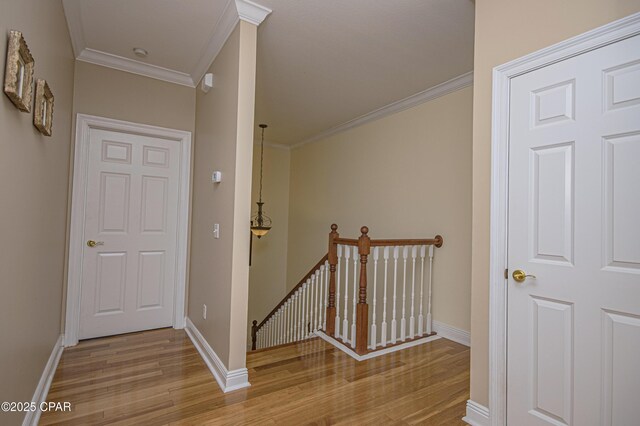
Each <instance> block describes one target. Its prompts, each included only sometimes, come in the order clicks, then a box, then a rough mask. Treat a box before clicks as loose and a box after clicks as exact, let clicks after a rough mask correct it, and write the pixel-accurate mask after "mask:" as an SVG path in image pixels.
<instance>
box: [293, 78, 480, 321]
mask: <svg viewBox="0 0 640 426" xmlns="http://www.w3.org/2000/svg"><path fill="white" fill-rule="evenodd" d="M471 106H472V89H471V87H468V88H465V89H462V90H459V91H456V92H454V93H451V94H449V95H446V96H444V97H441V98H438V99H435V100H433V101H431V102H427V103H424V104H422V105H419V106H417V107H414V108H411V109H409V110H406V111H402V112H399V113H396V114H393V115H391V116H388V117H385V118H382V119H380V120H376V121H374V122H371V123H368V124H365V125H363V126H360V127H357V128H354V129H350V130H348V131H345V132H342V133H339V134H336V135H333V136H331V137H328V138H326V139H323V140H321V141H318V142H314V143H310V144H307V145H303V146H301V147H299V148H295V149H293V150H292V153H291V178H290V185H291V190H290V210H289V245H288V247H289V250H288V262H287V270H288V273H287V282H288V286H289V288H290V287H291V286H293V285H294V284H295V283H296V282H297V280H299V279H300V278H302V276H303V275H304V274H305V273H306V272H308V271H309V269H310V268H311V267H312V266H313V265H314V264H315V263H316V262H317V261H318V260H319V259H320V258H321V257H322V256H323V255H324V254H325V253H326V252H327V241H328V240H327V239H328V233H329V226H330V225H331V223H332V222H335V223H337V224H338V225H339V232H340V234H341V236H343V237H351V238H354V237H358V236H359V229H360V227H361V226H362V225H367V226H369V229H370V232H369V236H370V237H371V238H420V237H422V238H427V237H433V236H434V235H436V234H438V233H439V234H442V235H443V236H444V241H445V243H444V246H443V247H442V248H441V249H439V250H438V251H437V252H436V259H435V266H434V290H433V303H434V306H433V317H434V319H435V320H438V321H442V322H445V323H447V324H449V325H451V326H454V327H458V328H461V329H463V330H469V321H470V318H469V315H470V280H471V276H470V273H471V272H470V271H471V267H470V264H471V118H472V109H471Z"/></svg>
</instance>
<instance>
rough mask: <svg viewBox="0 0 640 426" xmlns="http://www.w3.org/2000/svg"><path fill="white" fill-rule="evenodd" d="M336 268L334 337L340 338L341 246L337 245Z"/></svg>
mask: <svg viewBox="0 0 640 426" xmlns="http://www.w3.org/2000/svg"><path fill="white" fill-rule="evenodd" d="M337 251H338V266H337V268H336V324H335V328H336V330H335V336H336V337H340V263H341V261H340V259H341V258H342V246H341V245H339V244H338V249H337Z"/></svg>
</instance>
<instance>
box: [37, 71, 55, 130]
mask: <svg viewBox="0 0 640 426" xmlns="http://www.w3.org/2000/svg"><path fill="white" fill-rule="evenodd" d="M33 125H34V126H36V128H37V129H38V130H40V133H42V134H43V135H45V136H51V128H52V127H53V93H51V89H49V85H48V84H47V82H46V81H45V80H41V79H37V80H36V102H35V111H34V113H33Z"/></svg>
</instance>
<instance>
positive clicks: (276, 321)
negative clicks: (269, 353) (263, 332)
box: [273, 312, 280, 346]
mask: <svg viewBox="0 0 640 426" xmlns="http://www.w3.org/2000/svg"><path fill="white" fill-rule="evenodd" d="M273 326H274V327H273V346H277V345H278V330H279V329H280V316H279V315H278V312H276V314H275V318H274V322H273Z"/></svg>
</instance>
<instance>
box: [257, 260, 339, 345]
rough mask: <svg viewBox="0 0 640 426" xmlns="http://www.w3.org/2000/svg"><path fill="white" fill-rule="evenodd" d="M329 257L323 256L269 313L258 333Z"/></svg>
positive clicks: (258, 328)
mask: <svg viewBox="0 0 640 426" xmlns="http://www.w3.org/2000/svg"><path fill="white" fill-rule="evenodd" d="M328 256H329V255H328V254H325V255H324V256H322V259H320V260H319V261H318V263H316V265H315V266H314V267H313V268H311V270H310V271H309V272H308V273H307V274H306V275H305V276H304V278H302V279H301V280H300V282H299V283H298V284H297V285H296V286H295V287H293V288H292V289H291V291H290V292H289V293H287V295H286V296H285V297H284V298H283V299H282V300H281V301H280V303H278V304H277V305H276V307H275V308H273V310H272V311H271V312H269V315H267V316H266V317H265V318H264V319H263V320H262V322H261V323H260V324H259V325H258V327H257V328H256V329H255V330H256V333H257V332H258V330H260V329H261V328H262V326H263V325H265V324H266V322H267V321H269V318H271V317H272V316H273V315H274V314H275V313H276V312H277V311H278V309H280V307H281V306H282V305H284V304H285V302H286V301H287V300H289V298H290V297H291V296H293V294H294V293H295V292H296V290H298V289H299V288H300V287H302V285H303V284H304V283H305V282H307V280H308V279H309V278H311V276H312V275H313V274H315V272H316V270H318V268H320V267H321V266H322V265H324V263H325V262H326V261H327V259H328Z"/></svg>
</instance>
